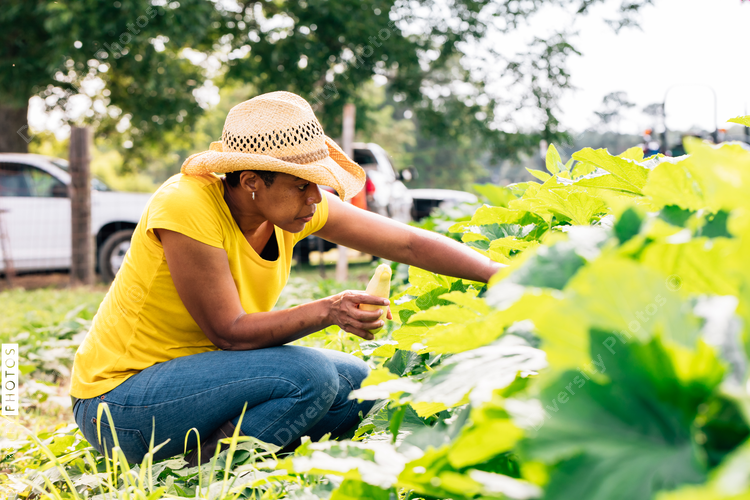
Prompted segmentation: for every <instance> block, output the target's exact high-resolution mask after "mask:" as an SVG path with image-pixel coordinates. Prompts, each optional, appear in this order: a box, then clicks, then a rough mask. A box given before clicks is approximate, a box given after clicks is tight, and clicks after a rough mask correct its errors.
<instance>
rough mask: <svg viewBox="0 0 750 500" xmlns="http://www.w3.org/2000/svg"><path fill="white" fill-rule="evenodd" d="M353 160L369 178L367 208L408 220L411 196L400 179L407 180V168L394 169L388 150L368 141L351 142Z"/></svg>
mask: <svg viewBox="0 0 750 500" xmlns="http://www.w3.org/2000/svg"><path fill="white" fill-rule="evenodd" d="M354 161H355V162H357V163H358V164H359V165H360V166H361V167H362V168H363V169H365V172H366V173H367V179H368V180H369V181H370V182H369V183H368V184H367V185H366V186H365V192H366V194H367V209H368V210H370V211H372V212H375V213H378V214H380V215H383V216H385V217H389V218H391V219H393V220H396V221H399V222H404V223H407V222H410V221H411V206H412V200H411V195H410V194H409V188H407V187H406V186H405V185H404V183H403V182H402V181H404V180H405V181H409V180H411V171H410V170H407V171H405V172H404V174H401V175H400V174H399V173H397V172H396V170H395V169H394V168H393V165H392V164H391V162H390V160H389V159H388V153H386V152H385V150H384V149H383V148H381V147H380V146H378V145H377V144H375V143H372V142H370V143H362V142H357V143H354ZM402 175H404V176H403V177H402Z"/></svg>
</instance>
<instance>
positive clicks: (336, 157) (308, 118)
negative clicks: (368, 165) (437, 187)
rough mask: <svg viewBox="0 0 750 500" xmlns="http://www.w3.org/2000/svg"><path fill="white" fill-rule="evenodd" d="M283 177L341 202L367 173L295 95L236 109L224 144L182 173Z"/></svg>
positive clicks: (263, 98) (272, 95)
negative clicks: (326, 190) (330, 192)
mask: <svg viewBox="0 0 750 500" xmlns="http://www.w3.org/2000/svg"><path fill="white" fill-rule="evenodd" d="M235 170H268V171H271V172H284V173H287V174H291V175H294V176H296V177H300V178H302V179H305V180H308V181H311V182H314V183H316V184H321V185H324V186H330V187H332V188H334V189H335V190H336V192H337V193H338V194H339V196H340V197H341V199H342V200H348V199H349V198H351V197H352V196H354V195H355V194H357V193H358V192H360V191H361V190H362V187H363V186H364V184H365V177H366V176H365V171H364V170H362V167H360V166H359V165H357V164H356V163H354V162H353V161H352V160H351V159H350V158H349V157H348V156H347V155H346V154H345V153H344V152H343V151H342V150H341V148H339V147H338V145H336V143H335V142H333V140H332V139H331V138H329V137H327V136H326V135H325V134H324V133H323V127H321V126H320V123H319V122H318V119H317V118H316V117H315V114H314V113H313V110H312V108H311V107H310V105H309V104H308V103H307V101H305V100H304V99H303V98H302V97H300V96H298V95H296V94H292V93H291V92H269V93H268V94H262V95H259V96H257V97H253V98H252V99H250V100H249V101H245V102H243V103H241V104H238V105H237V106H235V107H233V108H232V109H231V110H230V111H229V114H228V115H227V120H226V121H225V122H224V132H223V133H222V136H221V141H219V142H212V143H211V147H210V150H209V151H203V152H202V153H196V154H194V155H192V156H190V157H188V159H187V160H185V163H183V164H182V169H181V171H182V173H183V174H187V175H205V174H209V173H211V172H216V173H225V172H233V171H235Z"/></svg>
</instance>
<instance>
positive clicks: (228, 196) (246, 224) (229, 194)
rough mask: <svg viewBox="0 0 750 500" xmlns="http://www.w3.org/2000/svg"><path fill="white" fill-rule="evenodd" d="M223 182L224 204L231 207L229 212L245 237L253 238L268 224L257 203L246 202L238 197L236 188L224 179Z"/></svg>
mask: <svg viewBox="0 0 750 500" xmlns="http://www.w3.org/2000/svg"><path fill="white" fill-rule="evenodd" d="M221 182H222V183H223V184H224V202H225V203H226V204H227V207H229V212H230V213H231V214H232V217H233V218H234V220H235V222H237V225H238V226H239V228H240V231H242V234H244V235H245V236H253V235H255V234H256V233H257V232H258V229H259V228H261V227H264V223H265V222H268V221H267V220H266V219H265V218H264V217H263V216H262V215H261V214H260V213H259V212H258V210H257V207H256V206H255V203H252V202H248V201H247V200H244V199H243V197H242V196H238V195H239V194H240V193H237V192H236V190H235V189H234V188H232V187H231V186H230V185H229V184H228V183H227V181H226V179H222V180H221Z"/></svg>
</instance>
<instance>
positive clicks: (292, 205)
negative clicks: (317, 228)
mask: <svg viewBox="0 0 750 500" xmlns="http://www.w3.org/2000/svg"><path fill="white" fill-rule="evenodd" d="M322 199H323V198H322V195H321V193H320V190H319V189H318V185H317V184H315V183H313V182H310V181H307V180H305V179H300V178H299V177H295V176H293V175H290V174H284V173H278V174H276V179H274V181H273V184H271V186H270V187H266V185H265V184H264V183H263V182H262V181H260V182H259V183H258V184H256V191H255V205H256V207H257V208H258V210H259V211H260V212H261V213H262V214H263V216H264V218H265V219H266V220H268V221H269V222H271V223H272V224H273V225H275V226H278V227H280V228H281V229H283V230H285V231H289V232H290V233H298V232H300V231H302V230H303V229H304V228H305V224H307V223H308V222H310V221H311V220H312V215H313V214H314V213H315V210H316V209H317V207H316V205H317V204H318V203H320V202H321V200H322Z"/></svg>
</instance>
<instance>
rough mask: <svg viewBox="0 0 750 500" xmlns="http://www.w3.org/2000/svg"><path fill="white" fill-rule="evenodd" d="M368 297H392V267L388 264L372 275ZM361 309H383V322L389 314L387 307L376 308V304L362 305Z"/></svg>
mask: <svg viewBox="0 0 750 500" xmlns="http://www.w3.org/2000/svg"><path fill="white" fill-rule="evenodd" d="M365 291H366V292H367V294H368V295H374V296H376V297H382V298H384V299H387V298H388V297H390V296H391V268H390V266H388V265H386V264H380V265H379V266H378V268H377V269H375V274H373V275H372V279H371V280H370V282H369V283H368V284H367V289H366V290H365ZM359 308H360V309H363V310H365V311H374V310H376V309H383V314H381V315H380V318H379V319H381V320H383V321H385V317H386V314H387V313H388V308H387V307H386V306H376V305H374V304H360V305H359ZM381 329H382V327H381V328H376V329H374V330H370V332H371V333H378V332H379V331H380V330H381Z"/></svg>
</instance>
